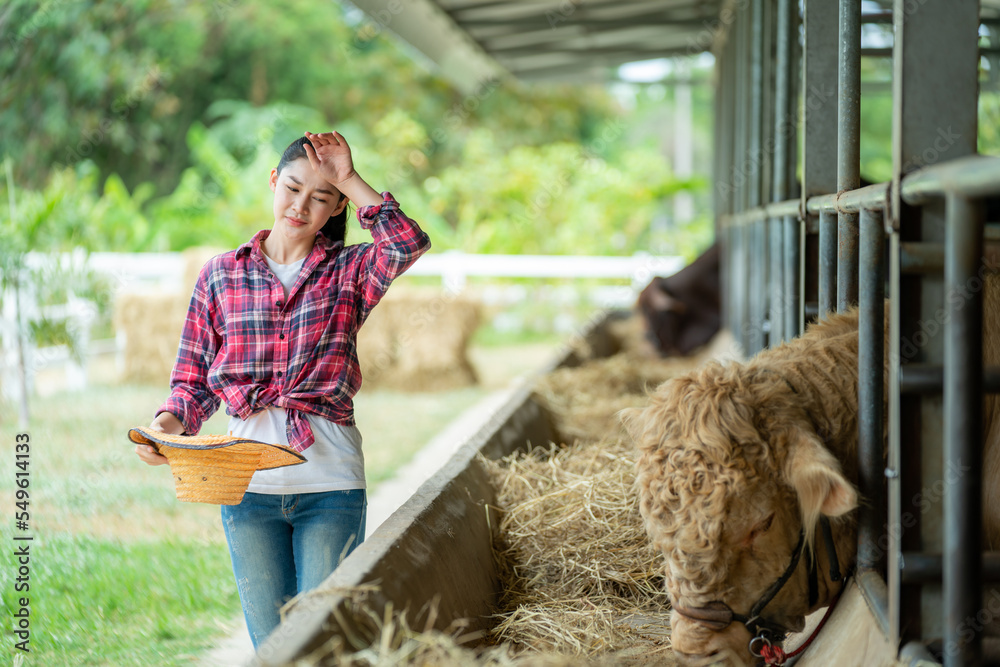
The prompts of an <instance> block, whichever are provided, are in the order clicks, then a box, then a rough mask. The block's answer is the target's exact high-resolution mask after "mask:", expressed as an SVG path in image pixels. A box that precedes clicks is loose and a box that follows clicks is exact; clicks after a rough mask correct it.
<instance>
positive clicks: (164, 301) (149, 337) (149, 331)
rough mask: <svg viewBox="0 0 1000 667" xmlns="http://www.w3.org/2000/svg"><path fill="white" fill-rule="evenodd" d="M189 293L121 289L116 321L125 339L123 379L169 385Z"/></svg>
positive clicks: (115, 309)
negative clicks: (122, 290) (183, 294)
mask: <svg viewBox="0 0 1000 667" xmlns="http://www.w3.org/2000/svg"><path fill="white" fill-rule="evenodd" d="M188 300H189V297H188V296H182V295H181V294H178V293H176V292H163V291H151V290H150V291H144V292H139V291H135V292H120V293H118V295H117V296H116V297H115V308H114V316H113V324H114V327H115V331H116V333H117V334H118V335H119V336H121V337H122V338H124V351H123V359H124V365H123V368H122V374H121V379H122V381H123V382H138V383H150V384H157V385H161V386H163V385H166V384H168V383H169V382H170V371H171V370H172V369H173V367H174V361H175V360H176V358H177V344H178V341H179V340H180V336H181V328H182V327H183V326H184V317H185V315H186V314H187V306H188Z"/></svg>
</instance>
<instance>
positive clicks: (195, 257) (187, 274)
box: [181, 246, 228, 296]
mask: <svg viewBox="0 0 1000 667" xmlns="http://www.w3.org/2000/svg"><path fill="white" fill-rule="evenodd" d="M224 252H228V249H226V248H216V247H214V246H194V247H193V248H188V249H186V250H183V251H181V257H182V258H183V259H184V268H183V269H182V273H181V292H182V293H184V294H186V295H188V296H191V294H192V293H193V292H194V286H195V283H197V282H198V275H199V274H200V273H201V270H202V268H204V266H205V265H206V264H208V260H210V259H212V258H213V257H215V256H216V255H221V254H222V253H224Z"/></svg>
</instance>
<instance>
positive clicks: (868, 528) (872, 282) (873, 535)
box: [858, 209, 886, 569]
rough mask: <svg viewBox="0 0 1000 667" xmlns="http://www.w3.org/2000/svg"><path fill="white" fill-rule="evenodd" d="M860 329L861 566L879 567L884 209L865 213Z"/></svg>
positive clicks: (882, 510)
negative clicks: (863, 502)
mask: <svg viewBox="0 0 1000 667" xmlns="http://www.w3.org/2000/svg"><path fill="white" fill-rule="evenodd" d="M860 224H861V257H860V283H861V292H860V303H859V309H860V317H859V325H858V486H859V487H860V490H861V495H862V496H863V497H864V498H865V500H866V502H865V504H864V505H863V506H862V509H861V514H860V521H859V524H858V567H859V568H862V569H864V568H869V569H880V568H881V565H882V562H883V561H884V553H883V551H882V549H881V547H880V546H879V540H880V538H881V537H882V534H883V526H884V525H885V523H886V513H885V507H886V495H885V486H884V484H885V475H884V472H883V471H884V469H885V466H884V463H883V461H884V455H885V451H884V447H883V439H882V438H883V403H882V396H883V385H884V383H883V377H884V368H885V352H884V350H885V348H884V343H885V230H884V227H883V224H882V211H881V210H869V209H866V210H863V211H862V212H861V221H860Z"/></svg>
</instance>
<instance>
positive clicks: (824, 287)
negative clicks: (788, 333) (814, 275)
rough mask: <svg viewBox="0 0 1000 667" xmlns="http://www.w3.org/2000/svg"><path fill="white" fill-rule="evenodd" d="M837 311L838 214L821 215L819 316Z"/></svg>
mask: <svg viewBox="0 0 1000 667" xmlns="http://www.w3.org/2000/svg"><path fill="white" fill-rule="evenodd" d="M836 309H837V214H836V213H832V212H829V211H823V212H822V213H820V214H819V316H820V318H823V317H825V316H826V314H827V313H831V312H833V311H835V310H836Z"/></svg>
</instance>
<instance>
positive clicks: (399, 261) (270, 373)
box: [136, 132, 430, 648]
mask: <svg viewBox="0 0 1000 667" xmlns="http://www.w3.org/2000/svg"><path fill="white" fill-rule="evenodd" d="M270 184H271V190H272V191H273V192H274V225H273V227H272V228H271V229H270V230H261V231H260V232H258V233H257V234H256V235H255V236H254V237H253V238H252V239H250V241H248V242H247V243H245V244H243V245H242V246H240V247H239V248H237V249H236V250H234V251H231V252H227V253H225V254H222V255H219V256H217V257H215V258H213V259H212V260H210V261H209V262H208V263H207V264H206V265H205V267H204V268H203V269H202V270H201V274H200V275H199V277H198V282H197V284H196V285H195V288H194V294H193V296H192V298H191V305H190V307H189V309H188V314H187V319H186V321H185V323H184V329H183V331H182V333H181V340H180V348H179V351H178V355H177V362H176V364H175V365H174V370H173V373H172V375H171V380H170V386H171V393H170V397H169V398H168V399H167V400H166V402H164V404H163V405H162V406H160V408H159V410H158V411H157V414H156V418H155V419H154V420H153V423H152V428H154V429H157V430H162V431H165V432H167V433H174V434H182V433H187V434H196V433H198V431H199V429H200V428H201V425H202V423H203V422H204V421H205V420H206V419H208V418H209V417H210V416H211V415H212V414H213V413H214V412H215V410H216V409H218V407H219V404H220V402H221V401H225V402H226V412H227V413H228V414H229V415H230V417H231V419H230V423H229V430H230V431H231V432H232V434H233V435H237V436H242V437H248V438H252V439H254V440H261V441H264V442H271V443H277V444H282V445H287V446H289V447H291V448H292V449H294V450H296V451H298V452H300V453H302V454H303V455H304V456H305V458H306V462H305V463H302V464H300V465H295V466H290V467H287V468H277V469H274V470H263V471H258V472H257V473H255V474H254V476H253V479H252V480H251V482H250V486H249V487H248V489H247V493H246V494H245V496H244V498H243V501H242V502H241V503H240V504H239V505H233V506H226V505H224V506H222V522H223V527H224V529H225V533H226V539H227V541H228V543H229V551H230V555H231V557H232V561H233V573H234V574H235V576H236V584H237V587H238V589H239V594H240V600H241V602H242V605H243V613H244V615H245V616H246V621H247V627H248V629H249V631H250V637H251V639H252V640H253V644H254V648H256V647H257V646H258V645H259V644H260V642H262V641H263V640H264V639H265V638H266V637H267V635H268V634H270V633H271V631H272V630H274V628H275V627H277V625H278V621H279V614H278V612H279V608H280V607H281V605H282V604H283V603H284V602H285V601H287V600H288V599H289V598H291V597H293V596H294V595H296V594H297V593H299V592H302V591H306V590H310V589H312V588H315V587H316V586H318V585H319V584H320V583H321V582H322V581H323V580H324V579H326V577H327V576H329V574H330V573H331V572H332V571H333V569H334V568H335V567H336V566H337V564H338V563H339V562H340V561H341V560H342V559H343V558H344V557H345V556H346V555H347V554H348V553H350V552H351V551H352V550H353V549H354V547H356V546H357V545H358V543H360V542H361V540H362V539H363V538H364V534H365V510H366V507H367V501H366V497H365V476H364V459H363V457H362V453H361V434H360V433H359V432H358V429H357V427H356V426H355V425H354V407H353V401H352V399H353V397H354V395H355V394H356V393H357V391H358V389H359V387H360V386H361V372H360V370H359V368H358V357H357V351H356V340H357V333H358V328H359V327H360V326H361V325H362V323H364V321H365V318H366V317H367V316H368V313H369V312H370V311H371V309H372V308H373V307H374V306H375V304H377V303H378V302H379V300H380V299H381V298H382V296H383V295H384V294H385V292H386V290H387V289H388V288H389V284H390V283H391V282H392V281H393V279H395V278H396V277H397V276H399V275H400V274H401V273H403V271H405V270H406V269H407V268H408V267H409V266H410V265H411V264H413V262H414V261H416V259H417V258H418V257H419V256H420V255H422V254H423V253H424V252H426V251H427V249H428V248H429V247H430V241H429V239H428V238H427V235H426V234H425V233H424V232H422V231H421V230H420V228H419V227H418V226H417V223H415V222H414V221H413V220H411V219H409V218H407V217H406V216H405V215H404V214H403V212H402V211H400V210H399V204H397V203H396V201H395V200H394V199H393V198H392V195H390V194H389V193H387V192H386V193H383V194H382V195H381V196H380V195H379V194H378V193H377V192H376V191H375V190H373V189H372V188H371V186H369V185H368V184H367V183H366V182H365V181H364V180H363V179H362V178H361V176H359V175H358V173H357V172H356V171H355V170H354V163H353V161H352V159H351V150H350V148H349V147H348V145H347V142H346V141H345V140H344V138H343V137H342V136H341V135H339V134H338V133H336V132H324V133H322V134H312V133H310V132H306V135H305V137H302V138H300V139H298V140H297V141H295V142H293V143H292V144H291V145H290V146H289V147H288V148H287V149H286V150H285V152H284V154H283V155H282V156H281V161H280V162H279V163H278V166H277V168H275V169H272V170H271V179H270ZM348 200H350V201H351V202H353V203H354V204H355V206H357V207H358V219H359V220H360V222H361V226H362V227H363V228H365V229H368V230H370V231H371V234H372V239H373V242H372V243H363V244H359V245H352V246H348V247H345V246H344V229H345V224H346V219H347V204H348ZM136 453H137V454H138V455H139V457H140V458H141V459H142V460H143V461H145V462H146V463H148V464H150V465H162V464H164V463H166V462H167V459H166V458H164V457H163V456H160V455H159V454H157V453H156V452H155V451H154V450H153V449H152V448H151V447H148V446H145V445H139V446H137V447H136Z"/></svg>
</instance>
